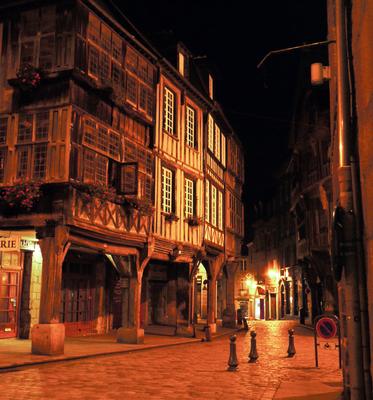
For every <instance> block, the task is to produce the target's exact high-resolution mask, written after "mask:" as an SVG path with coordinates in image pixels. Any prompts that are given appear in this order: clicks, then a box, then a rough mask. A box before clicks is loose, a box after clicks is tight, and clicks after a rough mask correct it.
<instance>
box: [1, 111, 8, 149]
mask: <svg viewBox="0 0 373 400" xmlns="http://www.w3.org/2000/svg"><path fill="white" fill-rule="evenodd" d="M7 129H8V117H1V118H0V145H1V144H6V138H7Z"/></svg>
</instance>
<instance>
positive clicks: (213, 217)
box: [211, 185, 218, 226]
mask: <svg viewBox="0 0 373 400" xmlns="http://www.w3.org/2000/svg"><path fill="white" fill-rule="evenodd" d="M217 201H218V199H217V189H216V187H215V186H214V185H211V223H212V225H214V226H216V222H217V213H216V211H217Z"/></svg>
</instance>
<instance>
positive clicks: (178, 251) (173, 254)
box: [168, 246, 182, 260]
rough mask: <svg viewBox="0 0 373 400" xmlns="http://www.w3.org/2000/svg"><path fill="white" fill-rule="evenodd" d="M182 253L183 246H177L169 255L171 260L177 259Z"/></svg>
mask: <svg viewBox="0 0 373 400" xmlns="http://www.w3.org/2000/svg"><path fill="white" fill-rule="evenodd" d="M181 253H182V248H181V246H175V247H174V248H173V249H172V250H171V251H170V253H169V254H168V256H169V257H170V260H176V258H177V257H179V256H181Z"/></svg>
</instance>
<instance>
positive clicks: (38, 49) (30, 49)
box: [20, 6, 56, 70]
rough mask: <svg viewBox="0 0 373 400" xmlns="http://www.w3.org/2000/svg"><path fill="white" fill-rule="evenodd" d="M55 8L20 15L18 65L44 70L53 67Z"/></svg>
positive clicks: (49, 7) (45, 8)
mask: <svg viewBox="0 0 373 400" xmlns="http://www.w3.org/2000/svg"><path fill="white" fill-rule="evenodd" d="M55 30H56V9H55V6H47V7H42V8H39V9H34V10H30V11H26V12H23V13H22V14H21V52H20V64H24V63H28V64H32V65H33V66H35V67H40V68H43V69H45V70H48V69H52V68H53V66H54V65H55V58H56V55H55V48H56V43H55Z"/></svg>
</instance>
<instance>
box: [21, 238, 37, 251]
mask: <svg viewBox="0 0 373 400" xmlns="http://www.w3.org/2000/svg"><path fill="white" fill-rule="evenodd" d="M35 245H36V240H32V239H21V250H31V251H34V250H35Z"/></svg>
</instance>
